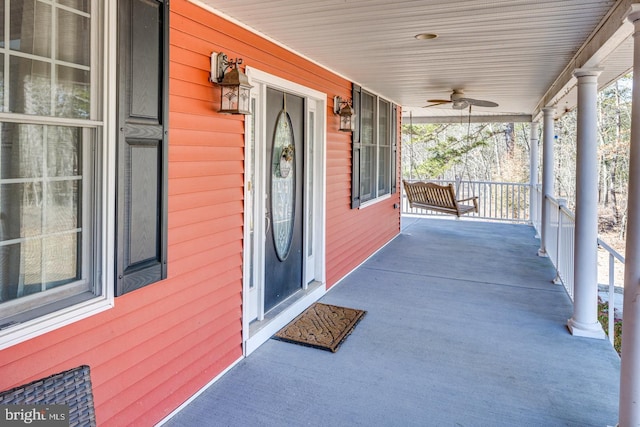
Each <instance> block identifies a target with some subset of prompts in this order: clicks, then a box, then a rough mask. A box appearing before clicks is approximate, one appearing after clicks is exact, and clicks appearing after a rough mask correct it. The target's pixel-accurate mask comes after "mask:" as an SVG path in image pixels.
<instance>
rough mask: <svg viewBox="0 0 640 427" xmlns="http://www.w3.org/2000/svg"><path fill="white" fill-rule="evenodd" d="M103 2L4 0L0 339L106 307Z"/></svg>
mask: <svg viewBox="0 0 640 427" xmlns="http://www.w3.org/2000/svg"><path fill="white" fill-rule="evenodd" d="M101 3H102V2H98V1H95V0H94V1H89V0H85V1H82V0H75V1H71V0H57V1H55V0H54V1H44V0H43V1H37V0H23V1H16V0H11V1H9V0H0V345H3V344H4V345H6V343H7V342H9V341H10V340H15V339H16V337H15V336H14V335H15V330H16V329H19V328H20V326H19V325H23V324H25V323H28V322H29V321H31V320H33V319H35V318H41V319H40V320H42V316H47V315H51V314H52V313H54V312H56V311H59V310H61V309H67V308H68V307H70V306H73V305H77V304H79V303H82V304H83V307H84V309H85V310H95V309H96V307H93V306H91V303H87V301H97V299H96V298H97V297H102V298H98V299H99V300H100V301H102V302H103V308H101V309H104V307H106V305H105V304H104V301H105V295H106V288H105V282H104V279H103V278H102V270H103V269H104V266H103V264H102V260H103V259H104V256H103V251H104V243H105V242H104V236H103V234H102V230H103V225H104V223H103V221H104V220H105V216H104V211H105V207H106V205H107V203H106V200H105V198H104V192H103V191H102V190H101V189H102V184H103V179H104V178H105V175H104V170H103V163H104V159H105V157H106V154H105V153H106V150H105V149H104V148H105V147H104V125H103V122H102V117H101V116H102V111H101V110H100V108H99V106H101V105H102V104H101V102H100V101H101V100H102V99H103V98H104V97H103V95H102V91H103V89H104V88H103V85H102V84H100V83H99V82H101V81H102V80H103V79H102V78H101V77H100V76H101V75H102V71H101V70H102V68H103V67H102V64H101V59H102V43H101V40H97V38H96V37H95V34H99V33H100V31H99V26H100V20H99V18H100V16H101V15H102V14H103V12H102V11H101V10H100V7H101V6H99V4H101ZM7 17H8V19H6V18H7ZM7 23H8V26H7V25H6V24H7ZM67 312H68V311H67ZM68 314H69V312H68ZM74 316H75V317H77V316H78V313H74V314H69V318H71V317H74ZM49 320H50V319H49ZM42 323H43V322H40V326H38V327H39V328H41V329H42V328H46V327H50V326H51V325H52V324H53V323H55V322H53V323H52V322H50V321H48V322H44V323H47V325H48V326H42ZM30 333H32V334H33V333H35V330H34V329H33V328H31V332H30Z"/></svg>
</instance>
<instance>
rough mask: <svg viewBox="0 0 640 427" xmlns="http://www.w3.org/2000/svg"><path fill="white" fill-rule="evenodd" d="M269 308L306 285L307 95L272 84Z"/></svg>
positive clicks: (268, 168) (266, 281) (268, 145)
mask: <svg viewBox="0 0 640 427" xmlns="http://www.w3.org/2000/svg"><path fill="white" fill-rule="evenodd" d="M266 107H267V108H266V115H265V118H266V122H265V125H266V133H265V136H266V174H267V182H266V186H265V190H266V191H265V202H266V211H265V221H266V224H267V225H266V238H265V272H264V311H265V312H268V311H269V310H271V309H272V308H273V307H275V306H276V305H278V304H279V303H281V302H282V301H284V300H285V299H287V298H288V297H289V296H291V295H293V294H294V293H295V292H297V291H298V290H300V289H301V288H302V286H303V279H302V264H303V226H304V224H303V220H304V215H303V214H302V212H303V194H304V192H303V185H304V179H303V177H304V146H305V144H304V135H305V132H304V128H305V127H304V118H305V105H304V98H302V97H299V96H296V95H292V94H288V93H285V92H282V91H279V90H276V89H271V88H267V105H266Z"/></svg>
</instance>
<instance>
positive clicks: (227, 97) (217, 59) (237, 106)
mask: <svg viewBox="0 0 640 427" xmlns="http://www.w3.org/2000/svg"><path fill="white" fill-rule="evenodd" d="M240 64H242V58H237V59H236V60H229V58H228V57H227V55H226V54H224V53H222V52H221V53H216V52H213V53H212V54H211V76H209V80H210V81H211V82H212V83H217V84H218V86H220V111H219V112H220V113H224V114H251V110H250V108H249V104H250V102H251V88H252V87H253V86H251V85H250V84H249V78H248V77H247V75H246V74H245V73H243V72H242V71H241V70H240V68H238V66H239V65H240ZM229 69H230V71H229V72H227V70H229Z"/></svg>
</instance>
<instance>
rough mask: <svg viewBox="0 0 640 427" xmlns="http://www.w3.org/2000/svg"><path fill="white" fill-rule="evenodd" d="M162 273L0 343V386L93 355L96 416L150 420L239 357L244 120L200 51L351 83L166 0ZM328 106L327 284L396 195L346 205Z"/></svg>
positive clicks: (377, 228) (381, 229)
mask: <svg viewBox="0 0 640 427" xmlns="http://www.w3.org/2000/svg"><path fill="white" fill-rule="evenodd" d="M170 24H171V34H170V41H171V45H170V83H169V92H170V97H169V110H170V117H169V189H168V190H169V219H168V222H169V236H168V239H169V254H168V259H169V266H168V271H169V277H168V279H167V280H164V281H162V282H160V283H156V284H153V285H150V286H147V287H145V288H143V289H140V290H138V291H135V292H132V293H130V294H127V295H125V296H122V297H119V298H116V300H115V308H113V309H111V310H107V311H105V312H103V313H101V314H99V315H96V316H92V317H91V318H88V319H86V320H83V321H80V322H76V323H74V324H72V325H69V326H67V327H64V328H61V329H58V330H56V331H54V332H51V333H49V334H46V335H43V336H40V337H37V338H34V339H32V340H30V341H28V342H24V343H22V344H19V345H16V346H13V347H11V348H8V349H6V350H3V351H0V389H6V388H10V387H12V386H15V385H18V384H22V383H25V382H27V381H30V380H33V379H36V378H40V377H43V376H46V375H49V374H52V373H55V372H59V371H63V370H65V369H70V368H72V367H75V366H78V365H81V364H88V365H90V366H91V374H92V381H93V388H94V399H95V405H96V415H97V420H98V424H99V425H101V426H107V425H114V426H121V425H152V424H154V423H155V422H157V421H159V420H160V419H162V418H163V417H165V416H166V415H167V414H168V413H170V412H171V411H172V410H173V409H175V408H176V407H177V406H179V405H180V404H181V403H182V402H184V401H185V400H186V399H187V398H189V397H190V396H191V395H192V394H193V393H195V392H196V391H197V390H198V389H200V388H201V387H202V386H203V385H205V384H206V383H207V382H209V381H210V380H211V379H212V378H214V377H215V376H216V375H218V374H219V373H220V372H222V371H223V370H224V369H225V368H227V367H228V366H229V365H230V364H232V363H233V362H234V361H235V360H237V359H238V358H239V357H241V355H242V331H241V327H242V320H241V319H242V295H241V293H242V239H243V181H244V179H243V173H244V171H243V167H244V166H243V165H244V151H243V146H244V134H243V132H244V117H242V116H228V115H220V114H218V113H216V109H217V108H218V106H219V102H220V101H219V92H218V89H217V87H216V86H213V85H211V84H210V83H209V82H208V76H209V55H210V53H211V52H212V51H224V52H225V53H227V54H228V55H229V57H231V58H235V57H242V58H243V60H244V63H245V64H249V65H251V66H253V67H256V68H259V69H261V70H264V71H266V72H268V73H272V74H275V75H278V76H280V77H283V78H286V79H289V80H292V81H294V82H296V83H299V84H301V85H305V86H308V87H311V88H313V89H315V90H318V91H321V92H325V93H326V94H327V95H328V97H329V98H332V97H333V96H334V95H340V96H342V97H350V93H351V83H350V82H349V81H347V80H345V79H343V78H340V77H338V76H336V75H334V74H332V73H331V72H330V71H328V70H325V69H323V68H321V67H318V66H316V65H314V64H312V63H310V62H308V61H306V60H305V59H303V58H300V57H298V56H296V55H295V54H293V53H291V52H288V51H286V50H285V49H282V48H281V47H278V46H276V45H274V44H272V43H270V42H268V41H266V40H264V39H262V38H260V37H259V36H257V35H255V34H252V33H250V32H248V31H246V30H244V29H242V28H239V27H238V26H236V25H234V24H232V23H229V22H227V21H225V20H223V19H222V18H220V17H218V16H215V15H213V14H211V13H209V12H207V11H205V10H203V9H200V8H198V7H197V6H195V5H193V4H191V3H189V2H187V1H186V0H174V1H173V2H172V3H171V17H170ZM331 107H332V105H331V101H329V105H327V115H328V118H327V147H326V150H327V187H326V197H327V211H326V215H327V241H326V250H327V267H326V268H327V282H328V283H327V285H328V286H332V285H333V284H335V283H336V282H337V281H338V280H339V279H341V278H342V277H343V276H344V275H345V274H347V273H348V272H349V271H351V270H352V269H353V268H355V267H356V266H357V265H358V264H359V263H361V262H362V261H363V260H364V259H366V258H367V257H368V256H369V255H371V254H372V253H373V252H374V251H375V250H377V249H378V248H379V247H380V246H382V245H383V244H385V243H386V242H388V241H389V240H390V239H391V238H393V237H394V236H395V235H396V234H397V233H398V230H399V211H398V210H397V209H394V208H393V204H394V203H399V195H398V194H394V195H393V196H392V197H391V198H390V199H387V200H384V201H382V202H380V203H377V204H375V205H372V206H369V207H367V208H364V209H355V210H352V209H351V208H350V185H351V145H350V134H347V133H342V132H338V130H337V126H338V120H337V119H336V117H335V116H334V115H333V113H332V110H331Z"/></svg>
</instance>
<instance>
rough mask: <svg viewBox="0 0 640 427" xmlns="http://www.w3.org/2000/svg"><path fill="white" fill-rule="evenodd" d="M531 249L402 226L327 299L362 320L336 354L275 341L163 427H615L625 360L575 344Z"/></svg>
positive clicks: (485, 234) (529, 235) (412, 223)
mask: <svg viewBox="0 0 640 427" xmlns="http://www.w3.org/2000/svg"><path fill="white" fill-rule="evenodd" d="M534 236H535V230H534V229H533V227H531V226H528V225H522V224H506V223H492V222H482V221H476V220H472V219H469V218H465V219H463V220H449V219H441V218H411V217H407V216H403V218H402V232H401V233H400V235H398V236H397V237H396V238H395V239H393V240H392V241H391V242H390V243H389V244H388V245H386V246H385V247H384V248H382V249H381V250H380V251H379V252H377V253H376V254H375V255H374V256H372V257H371V258H370V259H368V260H367V261H366V262H365V263H364V264H363V265H361V266H360V267H359V268H358V269H356V270H355V271H354V272H352V273H351V274H350V275H348V276H347V277H346V278H345V279H343V280H342V281H341V282H340V283H339V284H338V285H337V286H335V287H334V288H332V289H331V291H330V292H328V293H327V294H326V295H325V296H324V297H323V299H322V302H326V303H329V304H335V305H342V306H347V307H352V308H360V309H364V310H366V311H367V315H366V316H365V318H364V319H363V320H362V321H361V322H360V324H359V325H358V326H357V327H356V328H355V330H354V332H353V333H352V335H351V336H349V337H348V338H347V340H346V341H345V343H344V344H343V345H342V347H341V348H340V349H339V350H338V352H337V353H335V354H332V353H329V352H325V351H321V350H316V349H311V348H306V347H302V346H298V345H293V344H288V343H283V342H279V341H275V340H269V341H267V342H266V343H265V344H263V345H262V346H261V347H260V348H258V349H257V350H256V351H255V352H254V353H252V354H251V355H250V356H249V357H247V358H245V359H243V360H241V361H240V362H239V363H238V364H237V365H235V366H234V367H233V368H231V369H230V370H229V371H228V372H227V373H226V374H225V375H223V376H221V377H220V378H219V379H218V380H217V381H215V382H213V383H212V385H211V386H210V387H209V388H207V389H205V390H204V391H203V392H202V393H201V394H200V395H199V396H196V397H195V398H194V399H193V400H191V401H190V402H187V403H186V404H185V406H184V407H183V408H182V409H181V410H178V411H177V413H175V414H174V416H173V417H172V418H169V419H166V420H165V425H168V426H197V425H203V423H205V422H206V423H207V424H209V425H344V424H345V423H349V424H350V425H426V424H428V425H492V426H496V425H509V426H512V425H545V426H554V425H575V426H606V425H615V424H616V423H617V420H618V393H619V372H620V359H619V357H618V355H617V354H616V352H615V351H614V350H613V348H612V346H611V344H610V343H609V342H608V341H606V340H594V339H589V338H581V337H576V336H572V335H571V334H570V333H569V332H568V330H567V326H566V324H567V319H569V318H570V317H571V316H572V312H573V307H572V304H571V301H570V299H569V297H568V296H567V293H566V291H565V289H564V288H563V287H562V285H555V284H553V283H552V281H553V279H554V277H555V270H554V268H553V266H552V264H551V261H550V260H549V258H544V257H539V256H537V251H538V249H539V247H540V243H539V240H538V239H536V238H535V237H534Z"/></svg>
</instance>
